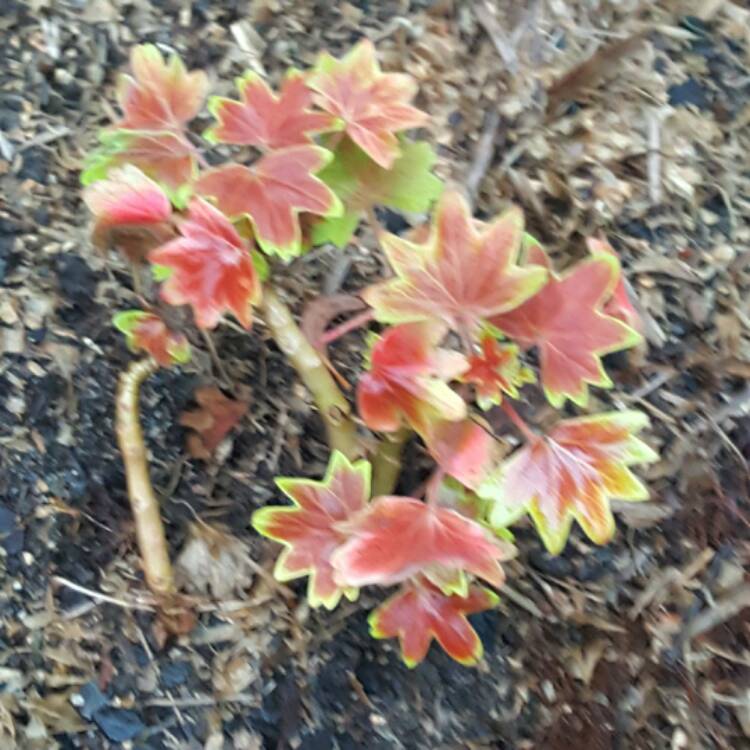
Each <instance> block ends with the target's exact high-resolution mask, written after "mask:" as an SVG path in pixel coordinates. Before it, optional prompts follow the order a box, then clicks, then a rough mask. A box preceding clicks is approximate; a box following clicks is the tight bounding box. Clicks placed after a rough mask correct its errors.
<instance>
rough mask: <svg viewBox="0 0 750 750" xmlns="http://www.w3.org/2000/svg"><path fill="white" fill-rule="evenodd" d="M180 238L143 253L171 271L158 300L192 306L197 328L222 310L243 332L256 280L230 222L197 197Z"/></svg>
mask: <svg viewBox="0 0 750 750" xmlns="http://www.w3.org/2000/svg"><path fill="white" fill-rule="evenodd" d="M180 234H181V235H182V236H181V237H179V238H177V239H175V240H172V241H171V242H168V243H167V244H166V245H162V246H161V247H159V248H157V249H156V250H152V251H151V253H150V254H149V259H150V260H151V262H152V263H156V264H158V265H161V266H167V267H168V268H171V269H173V273H172V275H171V276H170V277H169V278H168V279H167V280H166V281H165V282H164V285H163V286H162V297H163V298H164V299H165V300H166V301H167V302H169V304H171V305H186V304H189V305H192V307H193V311H194V313H195V322H196V324H197V325H198V326H199V327H200V328H213V327H215V326H216V324H217V323H218V322H219V320H220V318H221V316H222V314H223V313H225V312H232V313H233V314H234V315H235V317H236V318H237V320H239V321H240V323H242V325H243V326H245V328H249V327H250V324H251V322H252V307H251V306H252V305H253V304H254V303H256V302H257V301H258V300H259V298H260V294H261V289H260V281H259V279H258V274H257V273H256V271H255V267H254V266H253V262H252V259H251V257H250V252H249V248H248V246H247V245H246V243H245V242H244V241H243V240H242V238H241V237H240V236H239V234H237V231H236V230H235V228H234V227H233V226H232V224H231V223H230V221H229V220H228V219H227V218H226V217H225V216H224V215H223V214H222V213H221V212H220V211H217V210H216V209H215V208H214V207H213V206H211V205H210V204H208V203H206V202H205V201H204V200H201V199H200V198H197V199H195V200H193V201H192V202H191V204H190V211H189V214H188V218H187V220H185V221H184V222H183V223H182V224H181V225H180Z"/></svg>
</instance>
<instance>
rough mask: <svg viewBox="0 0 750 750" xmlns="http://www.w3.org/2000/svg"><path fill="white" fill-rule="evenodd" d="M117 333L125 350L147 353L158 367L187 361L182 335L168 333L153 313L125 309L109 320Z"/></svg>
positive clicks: (186, 343) (185, 346)
mask: <svg viewBox="0 0 750 750" xmlns="http://www.w3.org/2000/svg"><path fill="white" fill-rule="evenodd" d="M112 323H113V324H114V326H115V328H117V330H118V331H121V332H122V333H124V334H125V340H126V342H127V344H128V348H129V349H130V350H131V351H133V352H137V351H143V352H146V353H147V354H150V355H151V356H152V357H153V358H154V359H155V360H156V362H158V363H159V364H160V365H161V366H162V367H170V366H171V365H174V364H185V362H189V361H190V344H189V343H188V340H187V338H185V336H184V334H182V333H175V332H174V331H170V330H169V329H168V328H167V326H166V324H165V323H164V321H163V320H162V319H161V318H160V317H159V316H158V315H154V313H149V312H145V311H143V310H127V311H125V312H121V313H118V314H117V315H115V317H114V318H113V319H112Z"/></svg>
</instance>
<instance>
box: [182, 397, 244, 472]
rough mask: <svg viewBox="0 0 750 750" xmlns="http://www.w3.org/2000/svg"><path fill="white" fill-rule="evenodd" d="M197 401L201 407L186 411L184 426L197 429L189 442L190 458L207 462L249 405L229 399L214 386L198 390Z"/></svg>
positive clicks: (189, 438) (183, 419)
mask: <svg viewBox="0 0 750 750" xmlns="http://www.w3.org/2000/svg"><path fill="white" fill-rule="evenodd" d="M195 400H196V401H197V402H198V406H199V407H200V408H199V409H194V410H193V411H186V412H183V414H182V416H181V417H180V424H181V425H182V426H183V427H190V428H191V429H192V430H194V432H193V433H192V434H190V435H188V441H187V448H188V453H189V454H190V456H191V457H192V458H200V459H203V460H204V461H207V460H208V459H210V458H211V456H213V454H214V453H215V451H216V449H217V448H218V447H219V444H220V443H221V441H222V440H224V438H225V437H226V436H227V435H228V434H229V433H230V432H231V431H232V429H234V427H235V425H236V424H237V423H238V422H239V421H240V419H242V417H244V416H245V413H246V412H247V407H248V404H247V402H246V401H235V400H234V399H231V398H227V397H226V396H225V395H224V394H223V393H222V392H221V391H220V390H219V389H218V388H216V387H214V386H206V387H204V388H198V389H197V390H196V391H195Z"/></svg>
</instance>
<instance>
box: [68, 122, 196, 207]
mask: <svg viewBox="0 0 750 750" xmlns="http://www.w3.org/2000/svg"><path fill="white" fill-rule="evenodd" d="M99 142H100V146H99V148H97V149H95V150H94V151H93V152H92V153H91V154H89V156H87V157H86V160H85V163H84V170H83V172H82V173H81V182H82V183H83V184H84V185H90V184H91V183H93V182H96V181H97V180H102V179H104V178H105V177H106V176H107V175H108V174H109V172H110V170H112V169H113V168H115V167H119V166H122V165H124V164H132V165H133V166H136V167H138V168H139V169H141V170H142V171H143V172H145V173H146V174H147V175H148V176H149V177H151V178H152V179H154V180H156V181H157V182H159V183H160V184H162V185H163V186H164V187H165V188H166V189H167V190H168V192H169V197H170V198H171V199H172V201H173V202H174V203H175V205H177V206H179V207H182V206H183V205H184V204H185V199H186V196H187V193H188V192H189V189H190V187H189V186H190V182H191V180H192V179H193V177H194V176H195V172H196V153H197V152H196V150H195V147H194V146H193V145H192V144H191V143H190V141H188V140H187V138H185V137H184V136H183V135H182V134H180V133H173V132H169V131H163V132H159V131H153V132H151V131H145V130H144V131H141V130H105V131H102V133H100V135H99Z"/></svg>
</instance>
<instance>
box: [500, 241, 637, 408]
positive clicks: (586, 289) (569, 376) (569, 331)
mask: <svg viewBox="0 0 750 750" xmlns="http://www.w3.org/2000/svg"><path fill="white" fill-rule="evenodd" d="M526 253H527V259H526V260H527V263H529V264H531V265H533V266H535V267H544V268H547V269H548V270H549V271H550V274H549V280H548V282H547V284H546V285H545V286H544V287H543V288H542V289H541V291H540V292H539V293H538V294H536V295H535V296H533V297H532V298H531V299H529V300H527V301H526V302H525V303H524V304H522V305H521V306H520V307H517V308H515V309H514V310H511V311H509V312H507V313H504V314H503V315H498V316H495V317H493V318H492V319H491V320H490V322H491V323H492V325H494V326H496V327H497V328H499V329H500V330H501V331H502V332H503V333H504V334H506V335H507V336H508V337H510V338H512V339H513V340H514V341H516V342H517V343H519V344H520V345H521V346H522V347H524V348H529V347H532V346H536V347H538V349H539V362H540V369H541V382H542V386H543V388H544V393H545V395H546V396H547V400H548V401H549V402H550V403H551V404H552V405H553V406H556V407H560V406H562V405H563V403H564V402H565V399H570V400H571V401H573V403H575V404H578V405H579V406H585V405H586V403H587V401H588V386H589V385H596V386H599V387H600V388H609V387H611V386H612V381H611V380H610V379H609V376H608V375H607V373H606V371H605V370H604V366H603V365H602V361H601V357H602V356H604V355H605V354H609V353H611V352H616V351H619V350H621V349H627V348H629V347H631V346H635V345H636V344H637V343H638V342H639V341H640V340H641V336H640V334H639V333H637V332H636V331H634V330H633V329H632V328H630V327H629V326H627V325H625V323H623V322H622V321H621V320H617V319H616V318H613V317H611V316H609V315H607V314H605V312H604V311H603V305H604V303H605V302H606V300H608V299H609V298H610V297H611V295H612V292H613V291H614V289H615V286H616V284H617V279H618V277H619V273H620V264H619V263H618V261H617V258H615V257H614V256H613V255H607V254H603V253H600V254H598V255H595V256H593V257H591V258H587V259H584V260H582V261H579V262H578V263H576V264H575V265H574V266H572V267H571V268H570V269H568V270H567V271H565V273H563V274H562V275H561V276H557V275H555V274H554V273H552V271H551V267H550V262H549V258H548V257H547V254H546V253H545V251H544V250H543V249H542V247H541V246H540V245H539V244H538V243H536V241H532V240H531V239H529V240H528V242H527V248H526Z"/></svg>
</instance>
